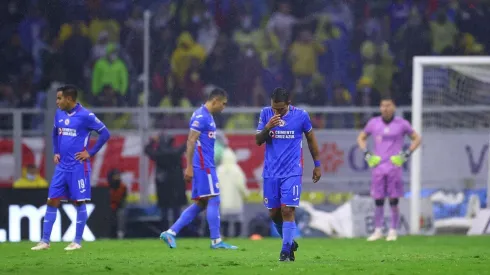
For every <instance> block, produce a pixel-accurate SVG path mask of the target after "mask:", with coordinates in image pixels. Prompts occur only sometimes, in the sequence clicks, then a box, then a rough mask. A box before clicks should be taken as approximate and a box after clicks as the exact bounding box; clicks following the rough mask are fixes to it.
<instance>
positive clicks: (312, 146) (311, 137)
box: [305, 130, 322, 183]
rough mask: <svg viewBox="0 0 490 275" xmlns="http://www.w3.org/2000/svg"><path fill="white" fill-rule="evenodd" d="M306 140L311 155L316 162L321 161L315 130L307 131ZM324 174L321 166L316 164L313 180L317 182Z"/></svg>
mask: <svg viewBox="0 0 490 275" xmlns="http://www.w3.org/2000/svg"><path fill="white" fill-rule="evenodd" d="M305 136H306V141H307V142H308V149H309V150H310V154H311V157H312V158H313V161H314V162H319V159H320V150H319V149H318V142H317V141H316V136H315V133H314V132H313V130H311V131H309V132H308V133H305ZM321 176H322V173H321V170H320V167H318V166H317V165H316V164H315V168H314V169H313V178H312V179H313V182H314V183H316V182H318V181H319V180H320V178H321Z"/></svg>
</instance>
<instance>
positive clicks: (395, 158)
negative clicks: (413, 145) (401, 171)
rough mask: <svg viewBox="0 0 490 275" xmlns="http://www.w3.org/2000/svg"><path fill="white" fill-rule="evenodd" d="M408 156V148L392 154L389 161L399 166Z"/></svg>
mask: <svg viewBox="0 0 490 275" xmlns="http://www.w3.org/2000/svg"><path fill="white" fill-rule="evenodd" d="M409 157H410V150H407V151H405V152H401V153H400V154H398V155H395V156H392V157H391V158H390V160H391V163H393V164H394V165H395V166H398V167H401V166H402V165H403V164H404V163H405V162H406V161H407V160H408V158H409Z"/></svg>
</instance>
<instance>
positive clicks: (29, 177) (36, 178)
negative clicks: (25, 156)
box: [13, 164, 49, 188]
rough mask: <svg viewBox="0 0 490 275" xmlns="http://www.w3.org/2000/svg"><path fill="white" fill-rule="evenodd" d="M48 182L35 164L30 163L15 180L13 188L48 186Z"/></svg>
mask: <svg viewBox="0 0 490 275" xmlns="http://www.w3.org/2000/svg"><path fill="white" fill-rule="evenodd" d="M48 186H49V185H48V183H47V182H46V180H45V179H43V178H42V177H41V176H40V175H39V173H38V171H37V168H36V166H35V165H32V164H31V165H28V166H27V167H26V169H25V170H24V173H23V175H22V177H21V178H20V179H18V180H16V181H15V182H14V185H13V188H48Z"/></svg>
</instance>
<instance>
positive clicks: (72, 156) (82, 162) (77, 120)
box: [31, 85, 110, 250]
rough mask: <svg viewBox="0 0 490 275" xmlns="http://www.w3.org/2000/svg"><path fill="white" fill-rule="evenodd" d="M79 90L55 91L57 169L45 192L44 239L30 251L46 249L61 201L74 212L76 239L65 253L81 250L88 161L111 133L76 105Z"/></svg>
mask: <svg viewBox="0 0 490 275" xmlns="http://www.w3.org/2000/svg"><path fill="white" fill-rule="evenodd" d="M77 95H78V89H77V88H76V87H75V86H71V85H67V86H64V87H61V88H59V89H58V92H57V94H56V104H57V105H58V110H56V114H55V117H54V128H53V151H54V152H53V153H54V163H55V164H56V169H55V171H54V175H53V178H52V179H51V184H50V186H49V191H48V202H47V208H46V214H45V216H44V223H43V224H44V226H43V236H42V240H41V242H40V243H38V244H37V245H36V246H34V247H33V248H31V249H32V250H44V249H48V248H49V241H50V236H51V230H52V228H53V224H54V222H55V220H56V214H57V212H58V207H59V206H60V203H61V201H62V200H69V201H72V202H73V203H74V205H75V206H76V209H77V223H76V229H75V239H74V240H73V242H72V243H70V244H69V245H68V246H67V247H66V248H65V250H75V249H80V248H82V246H81V241H82V236H83V231H84V229H85V225H86V223H87V208H86V205H85V202H86V201H89V200H90V199H91V196H90V157H92V156H94V155H95V154H96V153H97V152H98V151H99V150H100V149H101V148H102V146H104V144H105V143H106V142H107V141H108V140H109V137H110V133H109V131H108V130H107V128H106V127H105V125H104V124H103V123H102V122H101V121H100V120H99V119H98V118H97V117H96V116H95V115H94V113H92V112H90V111H89V110H87V109H85V108H84V107H83V106H82V105H80V103H77ZM92 131H96V132H97V133H98V134H99V138H98V140H97V143H96V144H95V145H94V146H93V147H92V148H87V146H88V141H89V139H90V133H91V132H92Z"/></svg>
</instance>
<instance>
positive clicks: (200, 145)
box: [189, 105, 216, 168]
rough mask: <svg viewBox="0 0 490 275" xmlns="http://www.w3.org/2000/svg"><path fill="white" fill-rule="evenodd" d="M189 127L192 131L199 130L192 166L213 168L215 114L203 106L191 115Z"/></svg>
mask: <svg viewBox="0 0 490 275" xmlns="http://www.w3.org/2000/svg"><path fill="white" fill-rule="evenodd" d="M189 127H190V129H191V130H192V131H196V132H199V133H200V135H199V139H198V140H197V142H196V143H197V144H196V148H195V151H194V158H193V160H192V166H193V167H194V168H213V167H215V164H214V142H215V141H216V124H215V123H214V118H213V115H211V113H210V112H209V111H208V109H206V107H204V105H203V106H201V107H200V108H199V109H197V110H196V111H195V112H194V113H193V114H192V117H191V120H190V122H189Z"/></svg>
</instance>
